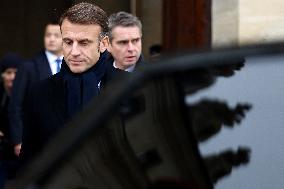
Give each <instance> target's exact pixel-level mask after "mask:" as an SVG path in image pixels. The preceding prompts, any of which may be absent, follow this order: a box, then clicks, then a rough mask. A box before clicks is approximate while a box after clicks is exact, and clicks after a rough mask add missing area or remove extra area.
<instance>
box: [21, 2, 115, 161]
mask: <svg viewBox="0 0 284 189" xmlns="http://www.w3.org/2000/svg"><path fill="white" fill-rule="evenodd" d="M60 27H61V32H62V39H63V55H64V60H63V62H62V67H61V70H60V72H59V73H58V74H55V75H54V76H51V77H50V78H48V79H45V80H43V81H41V82H39V83H37V84H36V85H35V86H34V87H33V88H32V90H31V93H30V95H29V99H28V106H27V107H28V109H27V111H26V112H25V113H26V116H24V117H25V118H26V120H25V125H24V133H23V134H24V135H23V147H22V150H21V155H20V156H21V157H22V159H23V160H24V161H26V160H28V159H30V158H32V157H34V156H35V155H36V154H38V153H40V152H41V150H42V149H43V147H44V146H45V144H46V143H47V142H48V141H49V140H50V139H51V138H52V137H54V135H55V134H56V133H57V132H58V130H59V129H61V128H62V127H63V126H64V124H65V123H66V122H67V121H68V120H70V118H72V117H73V115H75V114H76V113H77V112H79V111H80V110H81V109H82V108H83V107H84V106H85V105H86V104H87V103H88V102H89V101H90V100H91V99H92V98H93V97H95V96H97V95H98V93H99V90H100V88H102V87H104V86H105V84H106V82H107V81H108V76H109V74H112V73H107V69H106V67H107V64H106V63H105V58H106V56H107V53H108V52H107V51H105V52H104V53H100V44H104V46H107V43H108V38H107V36H105V33H106V32H107V31H108V27H107V15H106V13H105V12H104V11H103V10H102V9H101V8H99V7H98V6H96V5H93V4H90V3H79V4H76V5H74V6H72V7H71V8H69V9H68V10H67V11H66V12H65V13H64V14H63V15H62V16H61V19H60Z"/></svg>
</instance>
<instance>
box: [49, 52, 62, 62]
mask: <svg viewBox="0 0 284 189" xmlns="http://www.w3.org/2000/svg"><path fill="white" fill-rule="evenodd" d="M45 54H46V57H47V60H48V62H49V63H50V64H53V63H56V62H55V60H56V59H57V58H60V59H61V60H62V59H63V55H61V56H59V57H58V56H56V55H55V54H53V53H51V52H49V51H47V50H46V51H45Z"/></svg>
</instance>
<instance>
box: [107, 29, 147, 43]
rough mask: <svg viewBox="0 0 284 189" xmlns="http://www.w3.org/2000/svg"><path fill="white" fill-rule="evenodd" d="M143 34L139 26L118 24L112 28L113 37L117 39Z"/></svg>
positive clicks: (126, 38)
mask: <svg viewBox="0 0 284 189" xmlns="http://www.w3.org/2000/svg"><path fill="white" fill-rule="evenodd" d="M141 36H142V34H141V31H140V29H139V27H138V26H129V27H123V26H116V27H115V28H113V30H112V37H113V38H114V39H117V40H129V39H137V38H140V37H141Z"/></svg>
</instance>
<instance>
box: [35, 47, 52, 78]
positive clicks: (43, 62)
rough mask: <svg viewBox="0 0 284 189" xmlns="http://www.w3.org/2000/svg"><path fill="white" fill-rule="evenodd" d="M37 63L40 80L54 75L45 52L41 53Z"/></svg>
mask: <svg viewBox="0 0 284 189" xmlns="http://www.w3.org/2000/svg"><path fill="white" fill-rule="evenodd" d="M35 61H36V66H37V70H38V74H39V79H40V80H42V79H45V78H48V77H49V76H51V75H52V72H51V68H50V65H49V62H48V60H47V57H46V55H45V52H44V51H42V52H41V53H40V55H39V56H38V57H37V58H36V60H35Z"/></svg>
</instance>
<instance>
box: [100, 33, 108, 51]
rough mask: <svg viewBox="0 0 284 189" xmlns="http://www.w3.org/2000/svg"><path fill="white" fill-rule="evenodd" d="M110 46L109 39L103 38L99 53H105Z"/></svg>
mask: <svg viewBox="0 0 284 189" xmlns="http://www.w3.org/2000/svg"><path fill="white" fill-rule="evenodd" d="M108 46H109V39H108V37H107V36H105V37H103V38H102V39H101V41H100V44H99V51H100V52H101V53H102V52H104V51H105V50H106V49H108Z"/></svg>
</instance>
